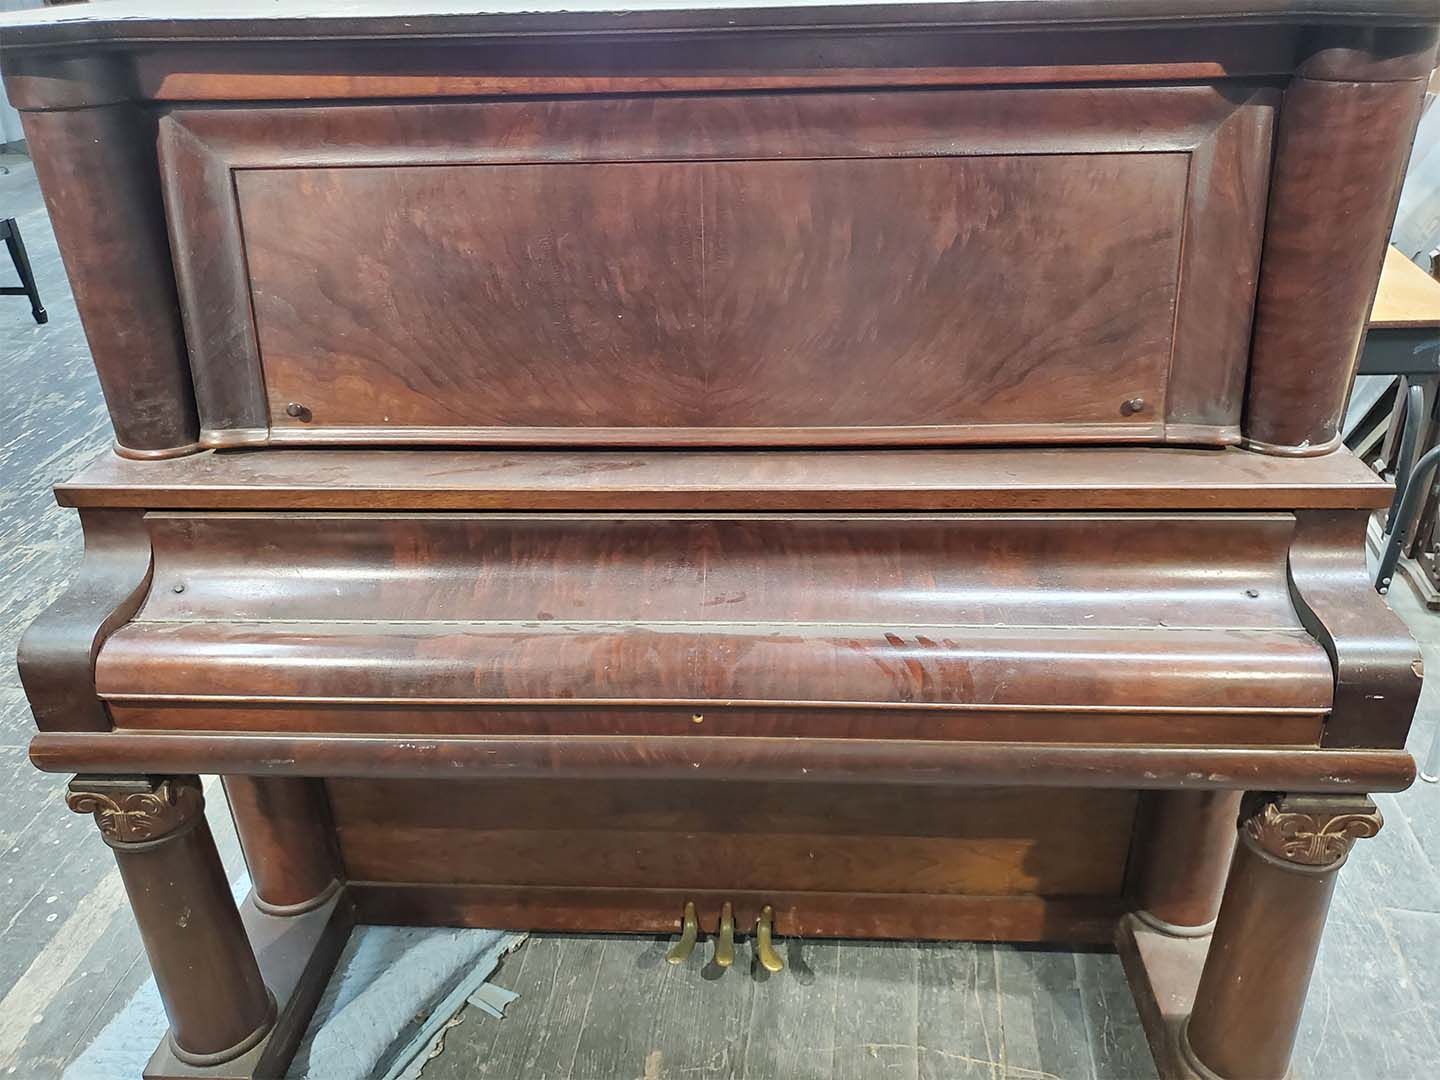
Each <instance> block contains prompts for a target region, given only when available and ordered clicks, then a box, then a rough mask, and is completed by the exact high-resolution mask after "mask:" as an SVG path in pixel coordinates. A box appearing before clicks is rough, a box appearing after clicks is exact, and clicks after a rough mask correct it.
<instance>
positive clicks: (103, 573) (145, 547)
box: [16, 510, 150, 731]
mask: <svg viewBox="0 0 1440 1080" xmlns="http://www.w3.org/2000/svg"><path fill="white" fill-rule="evenodd" d="M80 521H81V524H82V525H83V526H84V529H85V560H84V562H83V563H81V565H80V569H79V572H78V573H77V575H76V578H75V581H74V582H73V583H72V584H71V586H70V588H69V589H67V590H66V591H65V593H64V595H62V596H61V597H60V598H59V599H58V600H56V601H55V603H53V604H51V605H50V607H49V608H47V609H46V610H45V612H44V614H42V615H41V616H40V617H39V618H38V619H36V620H35V621H34V622H33V623H31V624H30V626H29V627H28V628H27V629H26V631H25V635H24V636H23V637H22V638H21V639H20V650H19V655H18V656H17V657H16V666H17V667H18V668H19V669H20V681H21V683H22V684H23V685H24V687H25V695H26V697H27V698H28V699H29V701H30V710H31V712H32V713H34V716H35V724H36V726H37V727H39V728H40V730H42V731H108V730H109V729H110V724H111V721H110V714H109V713H108V712H107V711H106V709H105V705H104V703H103V702H101V700H100V698H99V697H98V696H97V695H96V693H95V656H96V654H98V653H99V651H100V646H101V645H103V644H104V643H105V639H106V638H107V637H109V636H110V634H112V633H113V632H114V631H115V630H116V629H117V628H118V627H120V626H121V625H123V624H124V623H125V621H126V620H128V619H129V618H130V616H132V615H134V614H135V612H136V611H137V610H138V609H139V607H140V604H141V602H142V601H143V600H144V599H145V594H146V592H147V591H148V590H149V588H150V534H149V533H148V532H147V531H146V529H145V525H144V521H143V516H142V515H141V514H139V513H137V512H135V511H131V510H85V511H83V512H82V513H81V515H80Z"/></svg>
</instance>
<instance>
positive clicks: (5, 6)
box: [0, 0, 43, 143]
mask: <svg viewBox="0 0 1440 1080" xmlns="http://www.w3.org/2000/svg"><path fill="white" fill-rule="evenodd" d="M42 3H43V0H0V11H20V10H23V9H24V8H38V7H40V6H41V4H42ZM24 137H25V133H24V132H23V131H21V130H20V114H19V113H17V112H16V111H15V110H14V109H12V108H11V107H10V102H9V101H7V100H6V99H5V90H4V87H0V143H9V142H19V141H20V140H21V139H23V138H24Z"/></svg>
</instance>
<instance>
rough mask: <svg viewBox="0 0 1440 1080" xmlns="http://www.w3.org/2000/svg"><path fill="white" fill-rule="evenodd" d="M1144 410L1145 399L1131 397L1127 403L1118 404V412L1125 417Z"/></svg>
mask: <svg viewBox="0 0 1440 1080" xmlns="http://www.w3.org/2000/svg"><path fill="white" fill-rule="evenodd" d="M1144 408H1145V399H1144V398H1143V397H1132V398H1130V399H1129V400H1128V401H1122V402H1121V403H1120V412H1121V413H1122V414H1124V415H1125V416H1134V415H1135V414H1136V413H1138V412H1141V411H1142V410H1143V409H1144Z"/></svg>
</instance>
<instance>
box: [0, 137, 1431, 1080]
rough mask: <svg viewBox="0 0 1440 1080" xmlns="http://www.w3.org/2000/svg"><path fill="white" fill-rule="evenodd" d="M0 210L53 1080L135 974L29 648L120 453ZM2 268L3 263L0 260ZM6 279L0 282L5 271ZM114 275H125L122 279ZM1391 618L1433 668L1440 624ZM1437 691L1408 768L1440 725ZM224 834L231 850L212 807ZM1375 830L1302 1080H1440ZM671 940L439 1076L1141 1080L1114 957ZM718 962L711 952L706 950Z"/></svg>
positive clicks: (20, 833)
mask: <svg viewBox="0 0 1440 1080" xmlns="http://www.w3.org/2000/svg"><path fill="white" fill-rule="evenodd" d="M0 164H5V165H8V166H9V167H10V169H11V172H10V174H9V175H0V215H3V216H6V217H15V218H17V219H18V220H19V222H20V227H21V230H22V232H23V234H24V236H25V242H26V245H27V246H28V248H29V250H30V256H31V261H32V262H33V264H34V267H35V272H36V276H37V278H38V279H39V283H40V289H41V296H42V299H43V300H44V303H45V306H46V307H47V308H48V309H49V311H50V323H49V324H48V325H47V326H44V327H37V326H36V325H35V324H34V323H33V322H32V321H31V319H30V309H29V305H28V304H27V303H26V302H25V300H24V299H23V298H17V297H3V298H0V387H4V392H3V394H0V432H3V441H4V445H3V449H0V477H3V483H4V494H3V498H0V532H3V550H4V552H5V556H6V557H5V559H4V562H3V573H4V575H5V582H4V589H3V592H0V654H3V659H0V777H3V789H0V791H3V802H4V807H5V809H4V812H3V813H0V1077H5V1076H15V1077H21V1078H23V1080H53V1078H56V1077H58V1076H59V1075H60V1073H61V1071H62V1070H63V1068H64V1066H65V1063H66V1062H67V1061H69V1060H70V1059H71V1058H72V1057H73V1056H74V1055H75V1054H76V1053H77V1052H78V1051H79V1050H80V1049H81V1048H82V1047H83V1046H84V1045H85V1044H86V1043H87V1042H88V1041H89V1040H90V1039H91V1038H93V1037H94V1034H95V1033H96V1032H97V1031H99V1029H100V1028H101V1027H103V1026H104V1024H105V1023H106V1021H108V1020H109V1019H110V1018H111V1017H112V1016H113V1015H114V1014H115V1013H116V1012H117V1011H118V1010H119V1008H120V1007H121V1006H122V1005H123V1004H124V1003H125V1001H126V1000H128V999H129V997H130V996H131V994H133V993H134V991H135V990H136V989H137V988H138V987H139V985H140V984H141V983H142V982H144V980H145V977H146V975H147V971H146V967H145V961H144V956H143V953H142V952H141V948H140V941H139V935H138V934H137V933H136V931H135V928H134V925H133V923H132V922H131V920H130V917H129V913H128V911H126V909H125V907H124V896H123V892H122V890H121V888H120V883H119V879H118V877H117V875H116V873H115V870H114V864H113V862H112V861H111V858H110V855H109V851H108V849H107V848H106V847H105V846H104V844H102V843H101V842H100V839H99V837H98V836H96V835H95V831H94V828H93V826H92V825H91V824H90V822H89V821H88V819H82V818H80V817H78V816H77V815H74V814H71V813H69V812H68V811H66V810H65V808H64V804H63V803H62V801H61V789H62V787H63V780H62V778H59V777H53V776H44V775H42V774H40V773H38V772H36V771H35V770H33V769H32V768H30V766H29V764H28V762H27V761H26V758H25V744H26V741H27V740H28V738H29V735H30V730H31V722H30V714H29V710H28V709H27V708H26V705H25V701H24V696H23V694H22V693H21V691H20V683H19V679H18V677H17V675H16V673H15V667H14V663H13V657H14V655H15V645H16V642H17V641H18V639H19V636H20V632H21V631H22V630H23V629H24V627H25V626H26V625H27V624H28V623H29V622H30V620H31V619H33V618H34V617H35V615H37V614H38V613H39V612H40V611H41V610H42V609H43V608H44V607H45V606H46V605H47V604H48V603H49V602H50V601H51V600H53V599H54V598H55V597H56V596H57V595H58V594H59V593H60V592H61V591H62V590H63V589H64V587H65V584H66V582H67V581H68V580H69V578H70V576H71V575H72V574H73V572H74V569H75V567H76V565H77V564H78V562H79V560H80V534H79V528H78V525H77V522H76V519H75V516H74V515H73V514H72V513H70V512H67V511H61V510H60V509H59V508H57V507H56V506H55V505H54V501H53V499H52V498H51V495H50V485H51V484H52V483H53V482H54V481H56V480H58V479H61V478H63V477H65V476H68V475H69V474H71V473H73V472H75V471H77V470H78V469H79V468H80V467H81V466H82V465H84V464H85V463H86V462H87V461H88V460H90V459H91V458H93V457H94V456H96V455H97V454H99V453H101V452H102V451H103V450H104V448H105V447H106V446H107V445H108V443H109V440H110V431H109V426H108V423H107V421H106V418H105V409H104V405H103V403H102V401H101V398H100V391H99V387H98V386H97V384H96V382H95V376H94V373H93V372H92V370H91V368H90V362H89V353H88V350H87V349H86V345H85V337H84V334H83V333H82V332H81V329H80V324H79V321H78V319H77V318H76V315H75V306H74V302H73V300H72V299H71V296H70V291H69V288H68V286H67V284H66V282H65V275H64V272H63V270H62V269H61V266H60V259H59V256H58V254H57V253H56V250H55V242H54V238H53V236H52V235H51V233H50V229H49V224H48V222H47V221H46V217H45V212H44V209H43V206H42V204H41V201H40V197H39V193H38V190H37V188H36V186H35V180H34V174H33V172H32V170H31V168H30V166H29V163H28V162H27V161H26V160H25V159H24V158H18V157H12V158H4V159H0ZM6 262H8V260H6ZM8 271H9V267H8V265H0V274H8ZM115 272H116V274H117V276H121V277H123V275H124V272H125V268H124V267H123V266H117V267H116V268H115ZM1394 599H1395V603H1396V606H1397V608H1398V609H1399V610H1400V611H1401V612H1402V614H1404V615H1405V616H1406V618H1407V620H1408V621H1409V622H1410V625H1411V627H1412V629H1414V630H1415V633H1416V636H1417V637H1418V638H1420V640H1421V641H1422V643H1424V647H1425V654H1426V664H1427V667H1428V668H1429V670H1430V671H1432V672H1440V617H1437V616H1432V615H1429V614H1427V613H1424V612H1423V611H1421V610H1420V609H1419V607H1418V606H1417V605H1416V604H1415V602H1414V601H1413V599H1411V598H1410V596H1409V595H1408V593H1406V592H1405V591H1403V590H1401V591H1399V592H1398V593H1397V595H1396V597H1395V598H1394ZM1437 695H1440V678H1432V679H1431V680H1430V682H1429V683H1428V684H1427V689H1426V692H1425V697H1424V699H1423V703H1422V709H1421V715H1420V718H1419V720H1418V722H1417V725H1416V730H1415V733H1414V735H1413V737H1412V747H1413V748H1415V749H1416V752H1417V753H1422V752H1423V750H1424V748H1425V747H1427V746H1428V744H1429V739H1430V738H1431V737H1432V736H1433V734H1434V732H1435V729H1436V719H1437V716H1440V707H1437V706H1440V696H1437ZM210 793H211V804H210V805H211V813H210V816H211V820H212V824H213V826H214V828H215V830H216V833H217V836H218V837H219V840H220V845H221V854H222V856H223V857H224V858H225V860H226V865H227V866H228V867H229V868H230V869H231V870H232V874H233V873H238V871H239V870H240V862H239V851H238V847H237V846H236V844H235V840H234V835H233V831H232V830H231V828H230V824H229V816H228V814H226V812H225V807H224V801H223V799H222V798H221V796H220V790H219V787H218V786H213V787H212V788H211V789H210ZM1381 803H1382V807H1383V809H1384V811H1385V815H1386V818H1387V826H1386V828H1385V829H1384V830H1383V831H1382V832H1381V833H1380V835H1379V837H1377V838H1376V839H1374V840H1369V841H1365V842H1363V843H1361V844H1359V845H1357V847H1356V850H1355V853H1354V855H1353V856H1352V857H1351V859H1350V862H1349V865H1348V866H1347V867H1346V868H1345V870H1344V872H1343V873H1342V874H1341V875H1340V888H1339V893H1338V896H1337V899H1336V903H1335V908H1334V911H1333V913H1332V915H1331V919H1330V927H1329V932H1328V934H1327V936H1326V939H1325V945H1324V949H1323V951H1322V953H1321V958H1320V965H1319V970H1318V971H1317V973H1316V978H1315V984H1314V988H1313V990H1312V992H1311V996H1310V1003H1309V1007H1308V1009H1307V1011H1306V1014H1305V1021H1304V1032H1303V1034H1302V1038H1301V1049H1300V1052H1299V1054H1298V1056H1297V1059H1296V1069H1295V1073H1296V1076H1297V1077H1299V1078H1302V1080H1350V1078H1354V1080H1419V1078H1422V1077H1426V1078H1428V1077H1432V1076H1435V1075H1437V1074H1440V873H1437V867H1440V789H1437V788H1435V787H1432V786H1430V785H1428V784H1421V785H1416V787H1415V788H1413V789H1412V790H1411V791H1409V792H1406V793H1405V794H1403V795H1400V796H1398V797H1387V798H1384V799H1382V800H1381ZM663 948H664V947H663V945H662V944H661V943H659V942H656V941H652V940H646V939H638V938H621V937H561V936H538V937H535V938H533V939H532V940H531V941H530V942H529V943H528V944H527V945H526V946H525V947H524V948H523V949H522V950H521V951H520V952H518V953H516V954H515V955H513V956H512V957H510V958H509V959H508V960H507V961H506V963H505V965H504V967H503V968H502V969H501V971H500V973H499V975H498V976H497V981H498V982H500V983H501V984H502V985H505V986H509V987H511V988H512V989H515V990H518V991H520V993H521V998H520V1000H519V1001H518V1002H516V1003H515V1004H514V1005H512V1006H511V1007H510V1010H509V1016H508V1018H507V1019H505V1020H503V1021H498V1020H494V1019H491V1018H490V1017H488V1016H486V1015H484V1014H483V1013H481V1012H480V1011H479V1010H476V1009H469V1010H467V1012H466V1013H465V1014H464V1017H463V1022H462V1023H460V1024H459V1025H458V1026H457V1027H455V1028H453V1029H452V1030H451V1031H450V1033H449V1035H448V1037H447V1040H446V1050H445V1052H444V1053H443V1054H442V1055H441V1056H440V1057H438V1058H436V1059H435V1060H434V1061H432V1062H431V1063H430V1065H429V1066H428V1067H427V1068H426V1070H425V1074H424V1075H425V1078H426V1080H462V1078H464V1080H470V1078H472V1077H495V1078H502V1080H545V1078H551V1080H561V1078H572V1080H660V1078H676V1080H679V1078H685V1080H710V1078H716V1080H718V1078H722V1077H725V1078H746V1077H748V1078H752V1080H770V1078H774V1080H807V1078H810V1077H815V1078H825V1080H829V1078H832V1077H833V1078H835V1080H845V1078H850V1077H855V1078H864V1080H871V1078H885V1080H891V1078H893V1080H911V1078H913V1080H921V1078H925V1080H942V1078H944V1080H951V1078H965V1080H970V1078H984V1080H1007V1078H1009V1080H1036V1078H1040V1077H1061V1078H1063V1080H1087V1078H1097V1080H1120V1078H1125V1080H1130V1078H1140V1077H1151V1076H1153V1075H1154V1072H1153V1070H1152V1068H1151V1066H1150V1063H1149V1058H1148V1054H1147V1053H1146V1051H1145V1047H1144V1038H1143V1036H1142V1035H1141V1033H1140V1029H1139V1022H1138V1020H1137V1019H1136V1016H1135V1009H1134V1006H1133V1005H1132V1004H1131V1003H1130V999H1129V994H1128V992H1127V991H1126V989H1125V984H1124V978H1123V976H1122V975H1121V973H1120V964H1119V961H1118V960H1117V959H1116V958H1115V957H1114V956H1112V955H1109V954H1106V953H1071V952H1067V951H1063V950H1044V949H1028V948H1012V947H1006V946H998V947H992V946H988V945H967V944H958V945H930V944H924V945H921V944H912V943H906V942H899V943H890V942H885V943H866V942H843V943H836V942H787V943H785V948H786V949H787V951H788V960H789V970H787V971H786V972H785V973H783V974H781V975H779V976H774V977H770V978H767V979H765V980H764V981H760V980H757V979H756V978H755V977H754V976H752V975H751V973H750V971H749V965H748V961H749V953H748V946H746V947H743V948H742V950H741V954H740V957H739V961H738V962H737V964H736V967H735V968H733V969H731V970H730V971H729V972H727V973H725V974H724V976H723V977H719V978H717V977H716V975H717V974H718V972H717V969H715V968H713V966H710V965H708V964H707V963H705V961H704V960H703V959H702V958H701V956H700V951H697V955H696V957H694V958H692V961H691V963H690V964H689V965H687V966H684V967H680V968H672V967H670V966H669V965H667V964H665V963H664V962H663ZM707 956H708V953H707Z"/></svg>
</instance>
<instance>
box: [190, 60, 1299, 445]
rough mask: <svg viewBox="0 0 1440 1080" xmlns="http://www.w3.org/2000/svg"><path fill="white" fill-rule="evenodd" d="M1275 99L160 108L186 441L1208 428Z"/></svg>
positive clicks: (867, 436)
mask: <svg viewBox="0 0 1440 1080" xmlns="http://www.w3.org/2000/svg"><path fill="white" fill-rule="evenodd" d="M1273 111H1274V95H1273V93H1272V92H1270V91H1268V90H1264V89H1259V88H1254V87H1224V88H1220V87H1215V86H1202V85H1193V86H1178V87H1108V88H1035V89H1009V90H953V91H917V92H912V93H896V92H893V91H892V92H880V93H870V94H864V95H855V94H833V93H828V94H827V93H811V94H797V95H783V96H782V95H768V96H767V95H762V96H759V97H753V98H747V99H745V101H744V103H743V108H741V107H739V106H738V105H737V101H736V99H734V98H731V97H727V96H725V95H711V96H699V97H693V98H659V99H645V100H611V99H594V100H581V101H560V102H491V103H483V104H468V103H454V104H425V105H407V106H400V107H389V106H386V107H385V108H384V109H379V108H367V107H364V106H347V107H344V108H338V109H327V110H324V111H323V112H320V111H317V110H313V109H305V108H295V109H283V108H274V107H271V108H264V109H241V110H226V111H223V112H217V111H214V110H205V109H198V110H194V109H184V108H181V109H176V110H175V111H174V112H172V113H170V114H169V115H168V116H167V117H166V118H165V119H164V120H163V121H162V148H163V154H164V156H165V157H166V159H167V162H168V165H169V168H168V170H167V184H168V190H167V200H168V213H169V217H170V224H171V233H172V243H173V246H174V249H175V252H176V258H177V277H178V280H179V283H180V286H181V300H182V307H183V309H184V313H185V318H186V329H187V339H188V341H189V344H190V349H191V354H192V364H193V366H194V369H195V376H196V389H197V397H198V400H199V404H200V409H201V413H202V424H203V427H204V429H205V436H204V441H205V442H207V443H209V444H211V445H219V446H225V445H253V444H264V443H269V444H275V445H281V444H283V445H295V444H334V443H344V444H366V443H369V444H406V443H412V444H413V443H436V442H441V443H459V444H464V443H479V444H483V443H513V444H559V443H570V444H592V445H593V444H633V445H816V446H820V445H846V444H851V445H854V444H901V445H903V444H940V443H957V444H960V443H977V442H978V443H985V442H991V443H993V442H1051V443H1067V442H1068V443H1074V442H1100V441H1103V442H1116V441H1119V442H1127V441H1128V442H1161V441H1166V440H1171V441H1179V442H1199V443H1210V444H1215V443H1225V442H1231V441H1234V440H1235V439H1236V438H1238V424H1239V419H1240V396H1241V391H1242V388H1243V380H1244V366H1245V353H1246V347H1247V344H1248V334H1249V318H1250V311H1251V307H1252V301H1253V290H1254V280H1255V271H1256V265H1257V260H1258V250H1259V235H1260V232H1259V228H1260V226H1259V223H1260V220H1261V216H1262V214H1263V207H1264V194H1265V191H1264V188H1265V184H1264V173H1265V168H1266V165H1267V162H1268V153H1269V142H1268V140H1269V131H1270V126H1271V118H1272V115H1273ZM217 237H218V238H219V239H220V242H219V244H218V245H217V244H216V239H217ZM1220 251H1223V252H1224V253H1225V257H1226V260H1227V267H1226V272H1225V274H1223V275H1217V274H1215V273H1214V272H1213V269H1212V268H1210V267H1209V266H1208V263H1207V260H1208V259H1209V257H1210V255H1211V254H1212V253H1218V252H1220Z"/></svg>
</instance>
